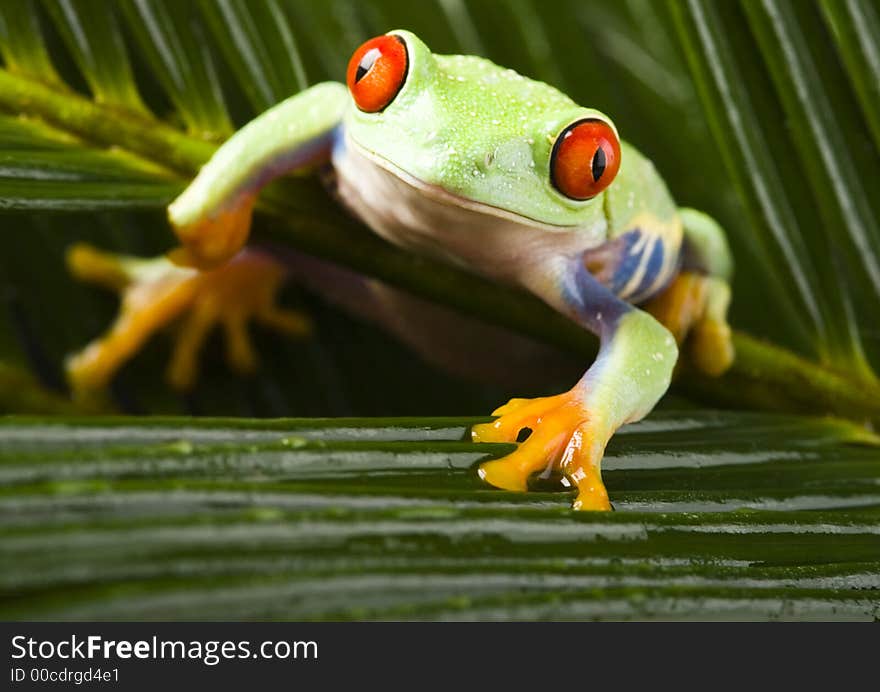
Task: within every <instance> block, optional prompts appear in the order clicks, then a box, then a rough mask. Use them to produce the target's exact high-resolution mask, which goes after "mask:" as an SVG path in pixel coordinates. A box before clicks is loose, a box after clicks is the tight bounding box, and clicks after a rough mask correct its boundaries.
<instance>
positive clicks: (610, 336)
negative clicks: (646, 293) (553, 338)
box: [471, 258, 678, 510]
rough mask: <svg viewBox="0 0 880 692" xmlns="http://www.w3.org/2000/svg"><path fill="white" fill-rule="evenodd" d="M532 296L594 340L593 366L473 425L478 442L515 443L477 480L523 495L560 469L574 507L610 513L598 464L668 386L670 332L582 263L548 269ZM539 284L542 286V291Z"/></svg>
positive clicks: (672, 352)
mask: <svg viewBox="0 0 880 692" xmlns="http://www.w3.org/2000/svg"><path fill="white" fill-rule="evenodd" d="M547 275H548V276H559V277H561V281H555V280H554V281H552V282H551V281H539V284H540V285H539V286H538V287H537V291H538V292H539V295H541V296H542V297H543V298H544V299H545V300H546V301H547V302H548V303H550V304H551V305H553V306H554V307H556V308H557V309H559V310H560V311H561V312H563V313H565V314H568V315H570V316H571V317H572V318H574V319H575V320H577V321H578V322H579V323H580V324H582V325H583V326H585V327H586V328H587V329H589V330H590V331H592V332H594V333H595V334H597V335H598V336H599V339H600V349H599V355H598V357H597V359H596V362H595V363H593V365H592V366H591V367H590V369H589V370H587V372H586V374H585V375H584V376H583V377H582V378H581V379H580V381H579V382H578V383H577V384H576V385H575V386H574V387H573V388H572V389H571V390H569V391H568V392H565V393H563V394H560V395H558V396H551V397H544V398H541V399H533V400H528V399H513V400H511V401H510V402H509V403H507V404H506V405H505V406H502V407H501V408H499V409H497V410H496V411H495V415H497V416H499V418H498V419H497V420H495V421H493V422H492V423H485V424H482V425H477V426H474V428H473V430H472V433H471V434H472V437H473V439H474V440H475V441H478V442H484V441H485V442H517V441H518V439H519V436H520V433H521V431H523V430H524V429H528V430H530V431H531V434H530V435H529V436H528V438H527V439H526V440H525V441H524V442H523V443H522V444H520V446H519V448H518V449H517V450H516V451H514V452H513V453H511V454H509V455H507V456H506V457H504V458H502V459H496V460H493V461H489V462H485V463H484V464H483V465H482V466H481V468H480V475H481V477H482V478H483V479H484V480H485V481H487V482H488V483H490V484H491V485H494V486H496V487H500V488H505V489H508V490H525V489H526V485H527V481H528V478H529V476H530V475H532V474H534V473H536V472H538V471H541V470H543V469H546V468H554V469H558V470H560V471H561V472H562V473H563V474H564V476H565V478H566V480H567V482H568V483H569V484H570V485H574V486H576V487H577V489H578V496H577V499H576V500H575V503H574V508H575V509H593V510H607V509H610V508H611V505H610V503H609V500H608V493H607V492H606V490H605V486H604V485H603V483H602V476H601V471H600V462H601V460H602V456H603V455H604V451H605V445H606V444H607V443H608V440H609V439H610V438H611V436H612V435H613V434H614V433H615V432H616V431H617V429H618V428H619V427H620V426H621V425H623V424H624V423H628V422H631V421H635V420H639V419H640V418H642V417H643V416H645V415H647V413H648V412H649V411H650V410H651V409H652V408H653V406H654V404H656V403H657V401H658V399H659V398H660V397H661V396H662V395H663V393H664V392H665V391H666V389H667V388H668V386H669V381H670V378H671V376H672V370H673V367H674V365H675V361H676V358H677V355H678V351H677V348H676V344H675V340H674V339H673V337H672V335H671V334H670V333H669V332H668V331H667V330H666V329H665V328H664V327H663V326H662V325H661V324H660V323H659V322H657V321H656V320H655V319H654V318H653V317H651V316H650V315H649V314H647V313H646V312H643V311H641V310H639V309H637V308H634V307H633V306H632V305H630V304H629V303H626V302H625V301H623V300H621V299H620V298H619V297H617V295H615V294H614V292H613V291H611V290H610V289H609V288H608V287H607V286H606V285H604V284H603V283H602V282H601V281H599V280H598V279H597V278H596V277H594V276H593V275H592V274H591V273H590V271H589V269H588V268H587V266H586V264H585V263H584V260H583V258H578V259H577V260H572V261H567V263H566V264H565V265H564V266H562V267H555V268H551V269H549V270H548V271H547ZM541 286H543V288H541Z"/></svg>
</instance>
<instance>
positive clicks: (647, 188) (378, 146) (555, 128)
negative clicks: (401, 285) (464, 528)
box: [68, 31, 734, 510]
mask: <svg viewBox="0 0 880 692" xmlns="http://www.w3.org/2000/svg"><path fill="white" fill-rule="evenodd" d="M346 77H347V85H346V86H343V85H342V84H338V83H322V84H317V85H315V86H312V87H311V88H309V89H306V90H305V91H302V92H301V93H299V94H297V95H295V96H293V97H291V98H289V99H287V100H285V101H283V102H282V103H279V104H278V105H277V106H275V107H273V108H271V109H270V110H268V111H266V112H265V113H263V114H262V115H260V116H259V117H258V118H256V119H255V120H253V121H252V122H251V123H249V124H248V125H246V126H245V127H244V128H242V129H241V130H240V131H238V132H237V133H236V134H235V135H233V136H232V137H231V138H230V139H229V140H228V141H227V142H226V143H224V144H223V145H222V146H221V147H220V148H219V149H218V150H217V152H216V153H215V155H214V156H213V158H211V160H210V161H209V162H208V163H207V164H206V165H205V166H204V167H203V168H202V169H201V171H200V172H199V174H198V176H197V177H196V178H195V179H194V180H193V181H192V183H191V184H190V185H189V187H187V188H186V190H185V191H184V192H183V193H182V194H181V195H180V196H179V197H178V198H177V199H176V200H174V202H173V203H172V204H171V205H170V206H169V207H168V217H169V220H170V222H171V225H172V226H173V228H174V230H175V231H176V233H177V236H178V238H179V239H180V242H181V247H180V248H179V249H178V250H177V251H176V252H175V253H173V254H172V257H173V259H174V260H175V262H174V263H172V262H171V261H169V260H168V259H166V258H160V259H156V260H141V259H136V258H131V257H118V256H113V255H108V254H105V253H101V252H98V251H97V250H94V249H92V248H89V247H86V246H76V247H74V248H73V249H72V251H71V252H70V254H69V263H70V266H71V267H72V270H73V271H74V273H75V274H76V275H77V276H79V277H80V278H83V279H86V280H92V281H96V282H100V283H104V284H107V285H110V286H113V287H115V288H118V289H120V290H122V292H123V304H122V309H121V312H120V316H119V318H118V319H117V321H116V323H115V324H114V325H113V327H112V328H111V330H110V331H109V332H108V333H107V334H106V335H105V336H104V337H103V338H101V339H98V340H96V341H95V342H93V343H92V344H90V345H89V346H88V347H87V348H86V349H85V350H83V351H82V352H81V353H79V354H78V355H76V356H74V357H73V358H71V359H70V361H69V363H68V372H69V375H70V378H71V381H72V383H73V385H74V387H75V388H80V389H82V388H90V387H99V386H102V385H104V384H106V383H107V381H108V380H109V379H110V378H111V377H112V375H113V373H114V371H115V370H116V369H117V368H118V367H119V366H120V364H121V363H123V362H124V361H125V360H126V359H128V358H129V357H131V356H132V355H133V354H134V353H135V352H136V351H137V350H138V349H139V348H140V346H141V345H142V344H143V342H144V341H145V340H146V339H147V338H148V336H149V335H150V334H152V333H153V332H154V331H155V330H156V329H157V328H158V327H160V326H162V325H164V324H166V323H167V322H169V321H170V320H172V319H176V318H181V319H182V326H181V329H180V331H179V335H178V338H177V343H176V347H175V350H174V354H173V356H172V362H171V368H170V376H171V380H172V383H173V384H175V385H177V386H178V387H186V386H189V385H190V384H191V383H192V381H193V379H194V376H195V372H196V360H197V354H198V350H199V346H200V345H201V343H202V341H203V340H204V337H205V334H206V332H207V331H208V329H209V328H210V327H211V326H212V325H214V324H220V325H222V326H223V327H224V328H225V330H226V333H227V343H228V354H229V357H230V361H231V362H232V364H233V365H235V366H237V367H238V368H239V369H241V370H247V369H249V368H252V367H253V364H254V362H255V358H254V354H253V349H252V347H251V344H250V341H249V339H248V336H247V332H246V323H247V321H248V320H249V319H256V320H258V321H262V322H264V323H266V324H269V325H271V326H274V327H276V328H278V329H281V330H283V331H286V332H289V333H292V334H298V333H303V332H304V331H305V330H306V329H307V328H308V325H307V323H306V321H305V320H304V318H302V317H301V316H299V315H297V314H295V313H291V312H288V311H285V310H282V309H280V308H279V307H277V306H276V305H275V292H276V289H277V288H278V285H279V284H280V282H281V280H282V278H283V276H284V271H283V267H282V266H281V264H280V262H278V261H277V260H275V259H273V258H272V257H271V256H269V255H268V254H265V253H262V252H259V251H256V250H253V249H247V248H244V245H245V242H246V240H247V238H248V234H249V229H250V223H251V215H252V210H253V207H254V203H255V200H256V198H257V195H258V194H259V191H260V189H261V188H262V187H263V186H264V185H265V184H266V183H268V182H269V181H271V180H272V179H274V178H276V177H278V176H281V175H284V174H286V173H289V172H291V171H296V170H298V169H305V168H309V167H315V166H324V167H325V169H327V170H329V172H330V173H331V174H332V175H330V176H328V177H329V179H330V181H331V182H330V184H331V185H332V186H333V188H334V190H333V191H334V193H335V195H336V197H337V198H338V199H339V200H340V202H341V203H342V204H343V205H345V207H347V208H348V210H349V211H350V212H351V213H352V214H354V215H355V216H356V217H357V218H359V219H361V220H362V221H363V222H364V223H365V224H366V225H367V226H369V227H370V228H371V229H372V230H373V231H375V232H376V233H378V234H379V235H381V236H382V237H384V238H386V239H387V240H389V241H391V242H392V243H394V244H397V245H400V246H403V247H404V248H407V249H409V250H411V251H413V252H416V253H427V254H428V255H431V256H434V257H440V258H442V259H444V260H447V261H449V262H454V263H456V264H458V265H461V266H464V267H466V268H468V269H470V270H471V271H473V272H477V273H479V274H482V275H484V276H486V277H489V278H491V279H493V280H496V281H499V282H505V283H508V284H513V285H515V286H519V287H521V288H524V289H526V290H528V291H531V292H532V293H534V294H535V295H536V296H538V297H539V298H541V299H542V300H544V301H545V302H546V303H547V304H549V305H550V306H551V307H553V308H554V309H556V310H557V311H559V312H561V313H563V314H564V315H567V316H568V317H570V318H571V319H572V320H575V321H576V322H577V323H579V324H580V325H582V326H583V327H584V328H585V329H588V330H590V331H591V332H594V333H595V334H597V335H598V337H599V339H600V350H599V355H598V358H597V359H596V361H595V362H594V363H593V365H592V366H591V367H590V368H589V369H588V370H587V372H586V374H584V376H583V377H582V378H581V379H580V381H579V382H577V383H576V384H575V385H574V387H572V389H570V390H569V391H567V392H564V393H562V394H558V395H555V396H549V397H545V398H540V399H532V400H527V399H513V400H511V401H509V402H508V403H507V404H505V405H504V406H502V407H500V408H499V409H497V410H496V411H495V412H494V415H495V416H498V417H497V418H496V419H495V420H494V421H493V422H490V423H486V424H482V425H477V426H475V427H474V428H473V430H472V432H471V434H472V437H473V439H474V440H476V441H503V442H516V441H517V440H518V438H519V439H521V433H522V432H523V431H524V430H525V429H528V431H530V434H529V435H528V437H527V438H526V439H525V441H524V442H521V443H520V444H519V446H518V448H517V449H516V451H514V452H512V453H511V454H509V455H507V456H506V457H503V458H501V459H496V460H492V461H488V462H485V463H483V464H482V466H481V467H480V469H479V474H480V476H481V478H482V479H483V480H485V481H486V482H487V483H489V484H491V485H493V486H496V487H498V488H504V489H508V490H517V491H524V490H526V487H527V481H528V479H529V477H530V476H531V475H533V474H535V473H537V472H540V471H544V470H547V469H552V470H555V471H557V472H560V473H561V474H562V475H563V477H564V479H565V480H566V482H567V484H568V485H570V486H575V487H576V488H577V498H576V500H575V502H574V508H575V509H581V510H585V509H591V510H607V509H610V508H611V505H610V502H609V498H608V494H607V492H606V490H605V487H604V485H603V483H602V478H601V472H600V461H601V459H602V455H603V453H604V450H605V446H606V444H607V442H608V440H609V439H610V438H611V436H612V435H613V434H614V433H615V432H616V431H617V429H618V428H619V427H620V426H622V425H624V424H625V423H628V422H631V421H637V420H639V419H640V418H642V417H643V416H645V415H647V413H648V412H649V411H651V409H652V408H653V407H654V405H655V404H656V403H657V401H658V400H659V399H660V397H661V396H662V395H663V394H664V392H665V391H666V389H667V388H668V386H669V383H670V379H671V376H672V372H673V368H674V366H675V363H676V360H677V357H678V346H679V345H681V344H683V343H685V337H687V347H688V349H689V351H690V354H691V356H692V358H693V360H694V362H695V363H696V365H697V366H698V367H699V368H701V369H703V370H704V371H706V372H708V373H710V374H718V373H721V372H723V371H724V370H725V369H726V368H727V367H729V365H730V364H731V362H732V360H733V357H734V353H733V348H732V345H731V338H730V328H729V327H728V324H727V316H726V315H727V308H728V304H729V302H730V288H729V283H728V281H729V278H730V273H731V269H732V261H731V255H730V251H729V249H728V246H727V242H726V240H725V237H724V234H723V232H722V230H721V228H720V227H719V226H718V225H717V224H716V223H715V222H714V221H713V220H712V219H710V218H709V217H707V216H706V215H704V214H701V213H699V212H697V211H694V210H691V209H682V208H679V207H677V206H676V205H675V203H674V202H673V200H672V198H671V196H670V194H669V192H668V190H667V188H666V185H665V184H664V182H663V179H662V178H661V177H660V175H659V174H658V173H657V171H656V170H655V168H654V166H653V165H652V164H651V162H650V161H648V160H647V159H646V158H645V157H644V156H642V155H641V154H640V153H639V152H638V151H637V150H636V149H634V148H633V147H631V146H629V145H628V144H626V143H625V142H623V141H622V140H621V139H620V138H619V136H618V133H617V129H616V128H615V126H614V123H613V122H612V121H611V119H610V118H608V116H606V115H604V114H603V113H600V112H599V111H597V110H594V109H591V108H585V107H583V106H579V105H578V104H576V103H574V102H573V101H572V100H571V99H570V98H568V97H567V96H565V95H564V94H562V93H560V92H559V91H558V90H556V89H554V88H553V87H551V86H548V85H547V84H543V83H541V82H537V81H533V80H530V79H527V78H525V77H522V76H520V75H519V74H517V73H515V72H513V71H512V70H509V69H504V68H501V67H498V66H496V65H494V64H493V63H491V62H489V61H488V60H485V59H482V58H479V57H472V56H462V55H452V56H450V55H435V54H433V53H432V52H431V51H430V50H429V49H428V47H427V46H426V45H425V44H424V43H423V42H422V41H421V40H419V38H418V37H417V36H415V35H414V34H412V33H410V32H408V31H392V32H390V33H388V34H385V35H383V36H379V37H376V38H374V39H372V40H370V41H367V42H366V43H364V44H363V45H362V46H360V48H358V49H357V50H356V51H355V53H354V55H353V56H352V58H351V61H350V63H349V66H348V71H347V75H346ZM243 248H244V249H243Z"/></svg>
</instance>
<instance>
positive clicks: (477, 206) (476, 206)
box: [345, 134, 590, 233]
mask: <svg viewBox="0 0 880 692" xmlns="http://www.w3.org/2000/svg"><path fill="white" fill-rule="evenodd" d="M345 146H346V147H350V148H354V149H355V150H356V151H357V153H358V154H360V155H362V156H364V157H365V158H367V159H369V160H370V161H371V162H372V163H374V164H376V165H377V166H379V167H380V168H382V169H383V170H385V171H388V172H389V173H391V174H392V175H393V176H394V177H396V178H397V179H399V180H400V181H401V182H403V183H405V184H407V185H409V186H410V187H412V188H414V189H416V190H418V191H419V192H420V193H421V194H424V195H425V196H426V197H429V198H430V199H432V200H433V201H436V202H439V203H441V204H444V205H446V206H449V207H454V208H457V209H461V208H464V209H467V210H469V211H472V212H475V213H477V214H485V215H488V216H495V217H498V218H501V219H504V220H506V221H512V222H513V223H516V224H519V225H524V226H530V227H532V228H535V229H538V230H543V231H549V232H550V233H569V232H571V231H577V230H590V229H589V228H588V227H585V226H581V225H572V226H563V225H559V224H551V223H547V222H546V221H539V220H538V219H534V218H532V217H530V216H525V215H523V214H519V213H517V212H514V211H510V210H508V209H502V208H501V207H496V206H493V205H491V204H486V203H485V202H477V201H475V200H472V199H468V198H467V197H462V196H461V195H457V194H455V193H454V192H449V191H448V190H445V189H444V188H442V187H440V186H439V185H434V184H432V183H426V182H425V181H424V180H421V179H419V178H417V177H415V176H414V175H412V174H411V173H408V172H407V171H405V170H403V169H402V168H400V166H398V165H397V164H395V163H392V162H391V161H389V160H388V159H386V158H385V157H384V156H382V155H380V154H377V153H375V152H373V151H370V150H369V149H367V148H365V147H363V146H361V145H360V144H358V143H357V142H356V141H354V140H353V139H352V138H351V137H350V136H349V135H347V134H346V136H345Z"/></svg>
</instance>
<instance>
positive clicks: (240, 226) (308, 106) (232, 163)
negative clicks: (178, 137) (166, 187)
mask: <svg viewBox="0 0 880 692" xmlns="http://www.w3.org/2000/svg"><path fill="white" fill-rule="evenodd" d="M347 100H348V96H347V92H346V90H345V87H344V86H342V85H341V84H337V83H335V82H325V83H323V84H316V85H315V86H313V87H310V88H309V89H306V90H305V91H302V92H300V93H299V94H296V95H295V96H292V97H290V98H289V99H287V100H285V101H282V102H281V103H279V104H278V105H277V106H274V107H273V108H271V109H269V110H268V111H266V112H265V113H263V114H262V115H260V116H259V117H258V118H256V119H254V120H252V121H251V122H250V123H248V124H247V125H246V126H245V127H243V128H242V129H241V130H239V131H238V132H236V133H235V134H234V135H233V136H232V137H230V138H229V139H228V140H227V141H226V142H225V143H224V144H223V146H221V147H220V148H219V149H218V150H217V151H216V153H215V154H214V156H212V157H211V160H210V161H208V163H207V164H205V166H204V167H203V168H202V170H201V171H200V172H199V174H198V176H197V177H196V178H195V180H193V181H192V183H191V184H190V185H189V187H187V188H186V190H184V191H183V193H182V194H181V195H180V196H179V197H178V198H177V199H176V200H174V202H172V203H171V205H170V206H169V207H168V218H169V220H170V221H171V225H172V226H173V227H174V230H175V231H176V233H177V236H178V238H179V239H180V242H181V243H182V244H183V248H181V249H180V250H178V251H177V252H176V254H175V256H174V259H175V261H177V262H179V263H181V264H189V265H192V266H197V267H202V268H209V267H213V266H216V265H218V264H220V263H222V262H225V261H226V260H228V259H230V258H231V257H232V256H233V255H235V253H236V252H238V251H239V250H240V249H241V247H242V246H243V245H244V243H245V241H246V240H247V236H248V232H249V231H250V224H251V214H252V211H253V207H254V203H255V202H256V198H257V194H258V193H259V191H260V189H261V188H262V187H263V186H264V185H266V184H267V183H269V182H270V181H272V180H273V179H275V178H277V177H279V176H281V175H284V174H285V173H290V172H291V171H294V170H298V169H304V168H308V167H310V166H313V165H316V164H318V163H322V162H324V161H327V160H328V159H329V156H330V150H331V148H332V144H333V138H334V136H335V130H336V128H337V126H338V125H339V123H340V122H341V119H342V114H343V112H344V110H345V106H346V103H347Z"/></svg>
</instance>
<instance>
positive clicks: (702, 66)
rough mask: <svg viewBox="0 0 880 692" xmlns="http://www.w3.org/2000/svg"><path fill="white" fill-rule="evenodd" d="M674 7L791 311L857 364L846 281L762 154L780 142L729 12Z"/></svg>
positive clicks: (826, 348) (831, 352)
mask: <svg viewBox="0 0 880 692" xmlns="http://www.w3.org/2000/svg"><path fill="white" fill-rule="evenodd" d="M669 7H670V10H671V12H672V15H673V17H674V19H675V20H676V26H677V28H678V31H679V34H680V37H681V39H682V43H683V46H684V48H685V53H686V55H687V58H688V62H689V64H690V67H691V71H692V73H693V75H694V80H695V82H696V84H697V89H698V93H699V94H700V96H701V99H702V102H703V106H704V109H705V110H706V113H707V116H708V119H709V121H710V124H711V125H712V130H713V133H714V134H715V139H716V142H717V143H718V145H719V148H720V149H721V152H722V154H723V155H724V159H725V161H726V163H727V168H728V173H729V174H730V176H731V179H732V180H733V181H734V183H735V185H736V187H737V190H738V191H739V193H740V196H741V198H742V199H743V202H744V205H745V207H746V211H747V213H748V214H749V218H750V220H751V221H752V227H753V229H758V231H753V232H759V234H760V235H759V238H758V239H759V242H761V243H763V244H764V246H765V247H767V242H768V241H769V240H770V239H771V238H772V239H773V241H774V243H775V245H776V251H778V254H777V257H776V259H775V260H774V262H773V265H772V266H773V267H774V269H775V270H776V271H777V272H778V273H779V274H780V275H788V276H789V277H790V279H791V282H790V283H791V285H792V286H794V287H795V294H794V295H792V296H791V300H792V302H791V303H790V305H791V307H790V308H789V309H791V310H797V312H798V314H800V315H801V318H802V319H805V320H808V325H809V326H808V328H809V329H810V330H811V331H812V332H813V333H814V335H815V339H816V342H817V343H816V346H817V347H818V349H819V354H820V356H822V357H823V358H824V359H827V360H830V361H831V362H835V363H838V364H839V365H840V367H843V368H847V367H851V366H857V367H858V366H860V364H862V363H863V362H864V358H863V354H862V349H861V345H860V339H859V336H858V332H857V330H856V329H855V327H854V325H853V321H852V320H853V316H852V311H851V310H850V309H849V307H848V304H847V302H846V297H845V293H844V291H845V287H844V286H842V285H841V283H840V281H839V280H838V277H837V275H836V274H835V273H834V272H833V266H825V265H829V264H830V263H829V262H828V258H827V255H824V256H823V257H824V260H823V259H820V261H819V262H818V263H817V262H816V261H815V260H814V259H813V258H812V256H811V255H812V253H811V252H810V248H809V247H808V246H807V245H806V243H805V242H804V240H803V238H802V236H801V233H800V226H799V223H798V218H797V216H796V215H795V213H794V210H793V204H792V202H791V201H789V197H788V195H787V193H786V191H785V189H784V188H783V185H782V182H781V179H780V172H779V170H778V168H777V167H776V165H774V161H773V158H771V157H767V156H765V155H764V154H765V152H767V151H772V150H774V148H776V149H778V147H779V146H780V143H779V142H778V141H775V145H776V146H775V147H771V146H770V143H769V141H768V139H767V137H766V136H765V135H764V133H763V131H762V128H763V127H764V126H765V124H766V122H767V121H766V120H765V119H762V118H761V117H759V115H758V112H757V110H756V104H755V102H754V100H753V98H752V97H751V96H750V93H749V92H750V90H754V89H756V88H758V87H757V86H754V85H755V84H756V82H752V81H751V79H750V78H749V76H748V75H746V74H744V72H743V70H742V68H741V66H740V65H739V64H738V61H737V57H736V52H735V51H734V49H733V48H732V46H731V45H730V41H729V38H728V36H729V35H728V33H727V32H728V29H727V28H725V27H726V26H728V25H729V23H730V19H729V17H726V19H727V22H724V23H723V22H722V20H721V17H720V15H719V8H718V6H716V5H713V4H712V3H707V2H702V0H690V1H688V2H685V3H676V2H671V3H669ZM742 59H743V52H742V51H740V55H739V60H740V61H741V60H742ZM753 73H754V71H753ZM750 82H751V84H750ZM747 85H749V86H747ZM770 100H771V102H772V97H771V99H770ZM761 102H762V103H764V102H766V101H765V100H764V99H762V100H761ZM823 261H824V265H823ZM795 305H797V306H798V307H797V308H795V307H794V306H795Z"/></svg>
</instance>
